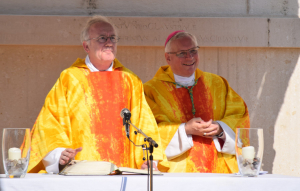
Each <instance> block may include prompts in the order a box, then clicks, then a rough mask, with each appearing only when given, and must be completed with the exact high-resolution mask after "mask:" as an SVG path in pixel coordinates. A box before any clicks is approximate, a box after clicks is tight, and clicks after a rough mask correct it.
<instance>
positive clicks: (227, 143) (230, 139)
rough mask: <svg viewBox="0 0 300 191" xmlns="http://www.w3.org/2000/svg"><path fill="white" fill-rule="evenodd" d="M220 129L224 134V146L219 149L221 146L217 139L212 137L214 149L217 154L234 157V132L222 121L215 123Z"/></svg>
mask: <svg viewBox="0 0 300 191" xmlns="http://www.w3.org/2000/svg"><path fill="white" fill-rule="evenodd" d="M216 122H217V123H219V125H220V126H221V127H222V129H223V131H224V133H225V137H226V138H225V140H224V145H223V147H222V149H221V145H220V143H219V140H218V138H217V137H213V140H214V143H215V147H216V149H217V151H218V152H221V153H226V154H231V155H235V133H234V131H233V130H232V129H231V128H230V127H229V126H228V125H226V123H224V122H222V121H216Z"/></svg>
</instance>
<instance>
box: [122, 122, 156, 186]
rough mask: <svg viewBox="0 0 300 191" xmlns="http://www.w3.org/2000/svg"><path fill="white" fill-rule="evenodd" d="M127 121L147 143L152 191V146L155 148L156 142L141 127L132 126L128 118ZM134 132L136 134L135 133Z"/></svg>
mask: <svg viewBox="0 0 300 191" xmlns="http://www.w3.org/2000/svg"><path fill="white" fill-rule="evenodd" d="M127 122H128V123H129V124H130V125H132V126H133V127H134V128H135V129H136V130H137V131H135V132H137V133H140V134H142V135H143V136H144V137H145V138H144V141H145V142H146V141H147V142H148V143H149V146H150V147H149V149H148V150H149V152H150V157H149V158H150V191H153V155H152V153H153V150H154V147H155V148H157V147H158V144H157V143H156V142H155V141H154V140H153V139H152V138H151V137H148V136H147V135H146V134H145V133H144V132H143V131H142V130H141V129H139V128H137V127H136V126H134V125H133V124H132V123H131V121H130V120H127ZM137 133H136V134H137Z"/></svg>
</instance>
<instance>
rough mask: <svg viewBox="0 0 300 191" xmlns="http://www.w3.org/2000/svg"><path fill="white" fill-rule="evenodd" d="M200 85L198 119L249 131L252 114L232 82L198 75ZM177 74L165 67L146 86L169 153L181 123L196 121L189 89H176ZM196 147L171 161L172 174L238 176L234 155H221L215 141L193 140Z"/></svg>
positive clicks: (195, 91) (196, 96)
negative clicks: (204, 173) (193, 119)
mask: <svg viewBox="0 0 300 191" xmlns="http://www.w3.org/2000/svg"><path fill="white" fill-rule="evenodd" d="M197 79H198V82H197V85H195V86H194V88H193V99H194V104H195V109H196V114H195V117H201V118H202V119H203V120H204V121H208V120H210V119H212V120H214V121H222V122H224V123H226V124H227V125H228V126H229V127H230V128H232V130H233V131H234V132H235V130H236V128H248V127H250V123H249V114H248V110H247V106H246V104H245V103H244V101H243V99H242V98H241V97H240V96H239V95H238V94H237V93H235V92H234V90H232V89H231V88H230V86H229V84H228V82H227V81H226V80H225V79H224V78H222V77H220V76H218V75H215V74H211V73H207V72H203V71H201V70H199V69H197V70H196V71H195V80H197ZM174 82H175V80H174V74H173V72H172V70H171V68H170V67H169V66H163V67H161V68H160V69H159V70H158V71H157V73H156V75H155V76H154V78H153V79H152V80H150V81H148V82H146V83H145V84H144V89H145V95H146V99H147V101H148V104H149V106H150V108H151V109H152V111H153V114H154V116H155V119H156V122H157V124H158V128H159V133H160V136H161V138H162V144H163V149H164V150H165V149H166V148H167V146H168V144H169V142H170V141H171V140H172V138H173V136H174V134H175V133H176V131H177V130H178V127H179V125H180V124H181V123H186V122H188V121H189V120H190V119H192V118H193V113H192V103H191V98H190V95H189V92H188V90H187V89H186V88H176V85H174V84H173V83H174ZM193 143H194V146H193V147H192V148H191V149H190V150H188V151H187V152H185V153H183V154H182V155H180V156H178V157H176V158H174V159H172V160H170V161H169V165H170V169H164V168H161V169H160V170H162V171H168V172H206V173H234V172H238V166H237V162H236V158H235V156H234V155H229V154H223V153H219V152H217V150H216V148H215V145H214V142H213V140H212V139H211V138H204V137H201V136H193Z"/></svg>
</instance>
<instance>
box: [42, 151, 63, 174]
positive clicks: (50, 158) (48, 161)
mask: <svg viewBox="0 0 300 191" xmlns="http://www.w3.org/2000/svg"><path fill="white" fill-rule="evenodd" d="M64 150H65V148H56V149H54V150H53V151H50V152H49V153H48V154H47V155H46V156H45V157H44V158H43V160H42V162H43V164H44V166H45V168H46V171H47V172H48V173H51V172H52V173H56V174H57V173H59V167H58V163H59V158H60V155H61V153H62V152H63V151H64Z"/></svg>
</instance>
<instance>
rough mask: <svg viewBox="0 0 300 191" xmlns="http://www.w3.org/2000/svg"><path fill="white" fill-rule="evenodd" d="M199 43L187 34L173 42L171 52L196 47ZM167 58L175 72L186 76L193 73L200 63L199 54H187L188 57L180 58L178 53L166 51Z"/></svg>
mask: <svg viewBox="0 0 300 191" xmlns="http://www.w3.org/2000/svg"><path fill="white" fill-rule="evenodd" d="M196 46H197V45H196V44H195V42H194V41H193V40H192V38H191V37H189V36H185V37H182V38H179V39H176V40H174V41H172V42H171V49H170V52H180V51H185V50H189V49H191V48H195V47H196ZM165 58H166V60H167V62H168V64H169V65H170V67H171V69H172V71H173V73H174V74H176V75H179V76H184V77H189V76H191V75H193V73H194V72H195V70H196V69H197V67H198V64H199V56H198V54H195V55H191V54H190V53H188V54H187V56H186V57H183V58H178V57H177V56H176V54H168V53H165Z"/></svg>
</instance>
